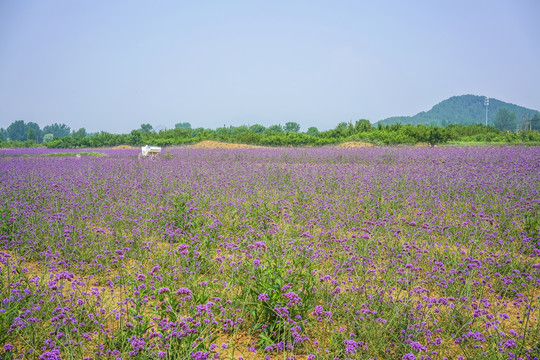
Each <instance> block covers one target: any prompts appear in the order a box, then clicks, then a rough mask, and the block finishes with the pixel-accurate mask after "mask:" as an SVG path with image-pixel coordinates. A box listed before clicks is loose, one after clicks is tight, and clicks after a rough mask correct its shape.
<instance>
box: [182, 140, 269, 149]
mask: <svg viewBox="0 0 540 360" xmlns="http://www.w3.org/2000/svg"><path fill="white" fill-rule="evenodd" d="M186 147H187V148H192V149H252V148H262V146H256V145H246V144H229V143H222V142H219V141H211V140H205V141H201V142H199V143H196V144H193V145H188V146H186Z"/></svg>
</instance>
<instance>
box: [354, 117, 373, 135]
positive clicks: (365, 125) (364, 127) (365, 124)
mask: <svg viewBox="0 0 540 360" xmlns="http://www.w3.org/2000/svg"><path fill="white" fill-rule="evenodd" d="M370 130H371V123H370V122H369V120H366V119H360V120H358V121H357V122H356V124H354V131H355V132H369V131H370Z"/></svg>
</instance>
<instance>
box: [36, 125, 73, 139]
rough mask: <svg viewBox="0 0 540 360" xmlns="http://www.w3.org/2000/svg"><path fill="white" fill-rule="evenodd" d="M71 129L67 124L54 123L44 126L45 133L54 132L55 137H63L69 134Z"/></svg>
mask: <svg viewBox="0 0 540 360" xmlns="http://www.w3.org/2000/svg"><path fill="white" fill-rule="evenodd" d="M70 132H71V129H70V128H69V126H67V125H66V124H56V123H54V124H52V125H47V126H45V127H44V128H43V133H45V134H53V136H54V137H55V138H58V139H61V138H63V137H66V136H69V134H70Z"/></svg>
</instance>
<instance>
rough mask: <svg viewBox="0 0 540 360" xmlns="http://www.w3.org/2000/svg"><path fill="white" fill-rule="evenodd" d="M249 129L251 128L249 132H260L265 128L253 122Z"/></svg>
mask: <svg viewBox="0 0 540 360" xmlns="http://www.w3.org/2000/svg"><path fill="white" fill-rule="evenodd" d="M249 130H251V132H254V133H256V134H260V133H263V132H264V130H266V128H265V127H264V126H262V125H259V124H255V125H251V126H250V127H249Z"/></svg>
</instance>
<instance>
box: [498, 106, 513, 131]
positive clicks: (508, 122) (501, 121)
mask: <svg viewBox="0 0 540 360" xmlns="http://www.w3.org/2000/svg"><path fill="white" fill-rule="evenodd" d="M493 125H494V126H495V127H496V128H497V129H499V130H510V131H512V130H514V129H515V128H516V114H515V113H513V112H511V111H510V110H508V109H507V108H501V109H499V111H498V112H497V116H496V117H495V121H493Z"/></svg>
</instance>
